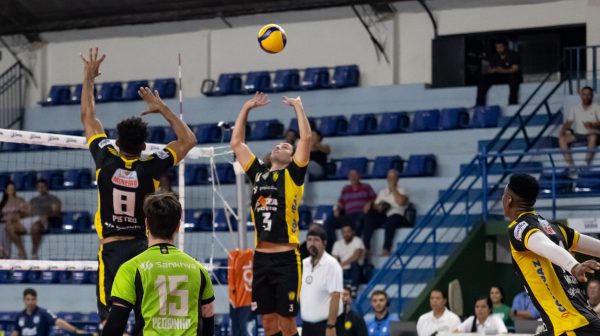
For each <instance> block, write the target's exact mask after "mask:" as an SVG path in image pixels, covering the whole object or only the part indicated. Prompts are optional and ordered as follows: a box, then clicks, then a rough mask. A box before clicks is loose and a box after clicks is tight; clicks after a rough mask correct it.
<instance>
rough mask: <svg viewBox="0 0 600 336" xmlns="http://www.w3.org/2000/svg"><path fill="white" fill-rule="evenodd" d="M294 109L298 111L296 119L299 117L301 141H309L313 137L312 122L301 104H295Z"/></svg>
mask: <svg viewBox="0 0 600 336" xmlns="http://www.w3.org/2000/svg"><path fill="white" fill-rule="evenodd" d="M294 111H295V112H296V119H298V130H299V131H300V141H308V142H309V143H310V138H311V137H312V130H311V129H310V123H309V122H308V117H307V116H306V113H305V112H304V108H303V107H302V105H300V104H296V105H294Z"/></svg>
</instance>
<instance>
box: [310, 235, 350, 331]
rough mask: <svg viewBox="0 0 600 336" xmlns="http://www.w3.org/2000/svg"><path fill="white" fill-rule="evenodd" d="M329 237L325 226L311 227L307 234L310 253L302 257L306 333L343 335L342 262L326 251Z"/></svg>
mask: <svg viewBox="0 0 600 336" xmlns="http://www.w3.org/2000/svg"><path fill="white" fill-rule="evenodd" d="M326 238H327V234H326V232H325V230H324V229H323V228H321V227H315V228H313V229H312V230H310V231H308V234H307V237H306V247H307V248H308V252H309V254H310V257H308V258H305V259H304V260H303V261H302V266H303V271H302V290H301V291H300V315H301V317H302V321H303V322H302V334H303V335H310V336H341V335H342V334H343V330H344V327H343V325H344V314H343V312H344V309H343V306H342V300H341V295H342V291H343V288H344V280H343V276H342V266H340V263H339V262H338V261H337V260H336V259H335V258H334V257H332V256H331V255H330V254H329V253H327V252H325V244H326V243H327V240H326Z"/></svg>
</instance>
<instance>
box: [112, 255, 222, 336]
mask: <svg viewBox="0 0 600 336" xmlns="http://www.w3.org/2000/svg"><path fill="white" fill-rule="evenodd" d="M111 295H112V300H113V303H115V302H118V303H120V304H122V305H124V306H126V307H130V308H133V309H134V312H135V317H136V323H135V332H134V335H142V334H143V335H174V336H183V335H199V334H200V331H201V330H202V329H201V328H202V327H201V323H200V321H201V320H202V316H201V313H202V309H201V306H202V305H206V304H209V303H211V302H213V301H214V299H215V297H214V292H213V286H212V283H211V281H210V277H209V275H208V272H207V270H206V268H204V266H202V265H201V264H200V263H199V262H197V261H196V260H195V259H193V258H192V257H190V256H189V255H187V254H185V253H183V252H181V251H180V250H178V249H177V248H176V247H175V246H173V245H169V244H160V245H154V246H151V247H149V248H148V249H147V250H146V251H145V252H143V253H141V254H139V255H138V256H136V257H134V258H133V259H131V260H129V261H127V262H126V263H124V264H123V265H122V266H121V267H120V268H119V271H118V272H117V276H116V277H115V280H114V283H113V287H112V294H111Z"/></svg>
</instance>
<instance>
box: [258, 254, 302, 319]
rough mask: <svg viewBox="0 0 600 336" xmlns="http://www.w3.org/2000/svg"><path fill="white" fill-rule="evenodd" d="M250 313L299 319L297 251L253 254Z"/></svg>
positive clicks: (299, 276) (300, 278)
mask: <svg viewBox="0 0 600 336" xmlns="http://www.w3.org/2000/svg"><path fill="white" fill-rule="evenodd" d="M253 267H254V269H253V275H252V277H253V278H252V310H254V311H256V312H257V313H258V314H261V315H263V314H271V313H277V314H279V315H281V316H286V317H295V316H296V315H298V309H299V301H300V284H301V282H302V271H301V267H302V264H301V260H300V253H299V252H298V250H293V251H287V252H278V253H263V252H258V251H256V252H255V253H254V266H253Z"/></svg>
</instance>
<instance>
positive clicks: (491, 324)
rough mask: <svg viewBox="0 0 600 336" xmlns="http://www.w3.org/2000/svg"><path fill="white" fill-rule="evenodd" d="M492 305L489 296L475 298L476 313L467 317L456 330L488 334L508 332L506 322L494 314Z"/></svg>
mask: <svg viewBox="0 0 600 336" xmlns="http://www.w3.org/2000/svg"><path fill="white" fill-rule="evenodd" d="M492 306H493V304H492V300H491V299H490V297H489V296H480V297H478V298H477V299H476V300H475V315H473V316H471V317H469V318H468V319H466V320H465V321H464V322H463V323H462V324H461V325H460V326H459V327H458V328H457V329H456V330H455V331H458V332H463V333H468V332H470V333H485V334H487V335H494V334H506V333H508V329H507V328H506V325H504V322H502V320H501V319H500V318H499V317H498V316H496V315H492Z"/></svg>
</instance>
